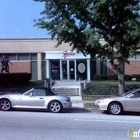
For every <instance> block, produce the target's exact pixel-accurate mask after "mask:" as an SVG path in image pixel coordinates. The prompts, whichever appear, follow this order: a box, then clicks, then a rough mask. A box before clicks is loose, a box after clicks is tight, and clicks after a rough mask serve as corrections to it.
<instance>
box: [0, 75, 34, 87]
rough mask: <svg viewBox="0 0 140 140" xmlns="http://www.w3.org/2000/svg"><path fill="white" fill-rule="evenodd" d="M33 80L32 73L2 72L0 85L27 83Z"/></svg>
mask: <svg viewBox="0 0 140 140" xmlns="http://www.w3.org/2000/svg"><path fill="white" fill-rule="evenodd" d="M30 80H31V73H0V86H7V87H10V86H20V85H27V84H28V83H29V81H30Z"/></svg>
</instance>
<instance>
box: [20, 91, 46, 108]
mask: <svg viewBox="0 0 140 140" xmlns="http://www.w3.org/2000/svg"><path fill="white" fill-rule="evenodd" d="M45 97H46V91H45V90H44V89H34V90H33V91H32V92H31V93H30V95H25V96H22V99H21V100H22V101H21V102H22V106H27V107H31V108H43V106H44V103H45Z"/></svg>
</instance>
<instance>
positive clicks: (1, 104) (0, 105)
mask: <svg viewBox="0 0 140 140" xmlns="http://www.w3.org/2000/svg"><path fill="white" fill-rule="evenodd" d="M0 109H1V110H3V111H8V110H10V109H11V102H10V101H9V100H7V99H2V100H1V101H0Z"/></svg>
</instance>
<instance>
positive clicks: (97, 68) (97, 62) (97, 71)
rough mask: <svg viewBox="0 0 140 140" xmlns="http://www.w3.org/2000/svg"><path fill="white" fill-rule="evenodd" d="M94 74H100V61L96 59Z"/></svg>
mask: <svg viewBox="0 0 140 140" xmlns="http://www.w3.org/2000/svg"><path fill="white" fill-rule="evenodd" d="M96 73H97V74H100V59H96Z"/></svg>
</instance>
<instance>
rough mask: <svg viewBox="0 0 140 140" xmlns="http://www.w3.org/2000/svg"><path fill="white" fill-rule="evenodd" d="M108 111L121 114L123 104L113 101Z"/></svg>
mask: <svg viewBox="0 0 140 140" xmlns="http://www.w3.org/2000/svg"><path fill="white" fill-rule="evenodd" d="M108 112H109V113H110V114H113V115H119V114H121V113H122V106H121V104H119V103H115V102H114V103H111V104H110V105H109V107H108Z"/></svg>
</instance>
